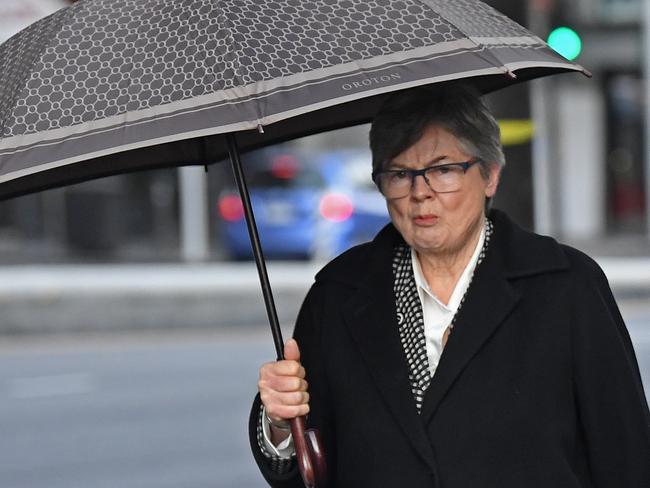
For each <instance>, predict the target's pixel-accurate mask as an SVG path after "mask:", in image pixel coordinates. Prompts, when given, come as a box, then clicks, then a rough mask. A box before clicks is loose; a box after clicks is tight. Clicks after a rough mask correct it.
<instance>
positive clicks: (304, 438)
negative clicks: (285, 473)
mask: <svg viewBox="0 0 650 488" xmlns="http://www.w3.org/2000/svg"><path fill="white" fill-rule="evenodd" d="M291 435H292V436H293V444H294V446H295V448H296V459H297V461H298V469H299V470H300V475H301V476H302V481H303V482H304V484H305V486H306V487H307V488H325V487H326V486H327V465H326V463H325V453H324V451H323V447H322V443H321V442H320V435H319V433H318V431H317V430H316V429H308V430H305V417H296V418H294V419H291Z"/></svg>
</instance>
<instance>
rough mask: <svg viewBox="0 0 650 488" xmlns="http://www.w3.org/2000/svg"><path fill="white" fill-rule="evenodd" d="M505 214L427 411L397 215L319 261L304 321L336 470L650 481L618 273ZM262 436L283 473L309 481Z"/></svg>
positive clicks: (642, 406)
mask: <svg viewBox="0 0 650 488" xmlns="http://www.w3.org/2000/svg"><path fill="white" fill-rule="evenodd" d="M491 218H492V221H493V222H494V234H493V237H492V241H491V243H490V246H489V249H488V251H487V255H486V258H485V260H484V261H483V263H482V264H481V265H480V266H479V267H478V268H477V270H476V273H475V276H474V279H473V282H472V284H471V286H470V288H469V290H468V293H467V296H466V300H465V303H464V305H463V307H462V309H461V311H460V312H459V316H458V317H457V320H456V324H455V328H454V332H453V334H452V335H451V337H450V339H449V342H448V343H447V346H446V347H445V349H444V352H443V354H442V357H441V359H440V363H439V365H438V367H437V370H436V372H435V375H434V377H433V379H432V381H431V384H430V386H429V389H428V390H427V392H426V395H425V399H424V404H423V407H422V414H421V415H418V414H417V412H416V408H415V403H414V401H413V397H412V394H411V390H410V385H409V378H408V366H407V363H406V360H405V357H404V352H403V350H402V346H401V344H400V340H399V334H398V328H397V321H396V312H395V300H394V297H393V292H392V286H393V278H392V271H391V250H392V248H393V246H394V244H395V242H396V240H397V239H401V237H400V236H399V234H398V233H397V232H396V230H395V229H394V227H392V226H390V225H389V226H387V227H386V228H385V229H384V230H382V232H381V233H380V234H379V235H378V236H377V237H376V238H375V240H374V241H373V242H371V243H368V244H364V245H361V246H358V247H355V248H353V249H351V250H350V251H348V252H346V253H344V254H343V255H341V256H339V257H338V258H336V259H335V260H334V261H332V262H331V263H330V264H328V265H327V266H326V267H325V268H324V269H323V270H322V271H321V272H320V273H319V274H318V275H317V276H316V282H315V284H314V285H313V287H312V289H311V290H310V292H309V293H308V295H307V297H306V299H305V302H304V304H303V307H302V309H301V312H300V314H299V317H298V320H297V323H296V330H295V334H294V335H295V337H296V339H297V341H298V344H299V346H300V348H301V352H302V362H303V364H304V366H305V368H306V371H307V375H308V381H309V388H310V393H311V396H312V401H311V410H312V412H311V414H310V416H309V424H310V426H316V427H318V428H319V429H320V430H321V434H322V435H323V437H324V441H325V449H326V452H327V455H328V458H327V459H328V462H329V465H330V476H331V478H332V480H333V486H335V487H338V488H343V487H349V488H363V487H373V488H374V487H378V488H379V487H382V488H383V487H400V488H405V487H409V488H416V487H437V488H587V487H589V488H591V487H598V488H649V487H650V414H649V413H648V406H647V402H646V399H645V396H644V393H643V388H642V386H641V379H640V374H639V369H638V366H637V362H636V359H635V356H634V351H633V349H632V345H631V342H630V338H629V336H628V333H627V330H626V328H625V325H624V323H623V320H622V319H621V316H620V314H619V311H618V308H617V306H616V304H615V302H614V299H613V297H612V294H611V291H610V288H609V285H608V284H607V280H606V278H605V276H604V275H603V273H602V271H601V270H600V268H599V267H598V266H597V265H596V263H595V262H594V261H593V260H591V259H590V258H589V257H587V256H586V255H584V254H582V253H580V252H579V251H576V250H575V249H572V248H570V247H566V246H562V245H559V244H558V243H557V242H556V241H554V240H553V239H551V238H548V237H542V236H539V235H535V234H532V233H529V232H526V231H524V230H522V229H521V228H519V227H517V226H516V225H515V224H514V223H512V222H511V221H510V220H509V219H508V218H507V217H506V216H505V215H504V214H503V213H501V212H498V211H492V212H491ZM258 402H259V397H258V399H257V400H256V402H255V404H254V406H253V415H252V416H251V433H252V434H254V425H255V420H256V415H255V413H256V412H257V411H258V410H257V409H258V406H259V403H258ZM251 443H252V447H253V451H254V454H255V457H256V460H257V462H258V465H259V466H260V469H261V471H262V474H263V475H264V476H265V478H266V479H267V480H268V481H269V483H270V484H271V485H272V486H276V487H298V486H302V483H301V482H300V477H299V474H298V473H297V469H294V471H293V472H291V473H289V474H288V475H285V476H277V475H275V474H274V473H273V472H272V471H270V470H269V469H268V466H267V463H266V462H265V460H264V458H263V457H262V456H261V453H260V452H259V450H258V449H257V443H256V440H255V437H254V435H251Z"/></svg>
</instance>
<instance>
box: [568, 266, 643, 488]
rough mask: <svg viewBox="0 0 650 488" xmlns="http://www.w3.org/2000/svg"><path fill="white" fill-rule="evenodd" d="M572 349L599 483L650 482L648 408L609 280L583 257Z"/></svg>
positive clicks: (635, 487) (632, 486)
mask: <svg viewBox="0 0 650 488" xmlns="http://www.w3.org/2000/svg"><path fill="white" fill-rule="evenodd" d="M579 261H580V263H579V266H578V268H579V269H578V273H579V277H580V278H579V279H578V282H577V283H576V290H575V293H576V296H575V302H574V306H573V309H574V317H573V329H572V331H573V332H572V344H573V346H572V350H573V362H574V385H575V392H576V399H577V404H578V416H579V422H580V425H581V427H582V433H583V436H584V439H585V443H586V447H587V456H588V462H589V470H590V472H591V476H592V480H593V483H594V486H595V487H598V488H609V487H612V486H621V487H623V486H624V487H626V488H647V487H650V413H649V412H648V405H647V401H646V398H645V394H644V392H643V386H642V383H641V375H640V372H639V367H638V364H637V361H636V357H635V354H634V348H633V347H632V342H631V340H630V336H629V334H628V332H627V329H626V327H625V324H624V322H623V319H622V317H621V314H620V312H619V310H618V307H617V305H616V302H615V300H614V297H613V296H612V292H611V290H610V287H609V284H608V283H607V279H606V278H605V275H604V274H603V272H602V270H601V269H600V268H599V267H598V265H597V264H596V263H595V262H594V261H592V260H591V259H590V258H587V257H585V256H584V255H582V256H581V257H579Z"/></svg>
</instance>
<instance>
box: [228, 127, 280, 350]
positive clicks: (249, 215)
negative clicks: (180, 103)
mask: <svg viewBox="0 0 650 488" xmlns="http://www.w3.org/2000/svg"><path fill="white" fill-rule="evenodd" d="M226 142H227V144H228V154H229V155H230V164H231V165H232V170H233V173H234V174H235V181H236V182H237V188H238V189H239V196H240V197H241V199H242V203H243V205H244V215H245V216H246V225H247V227H248V235H249V237H250V240H251V246H252V247H253V256H254V258H255V264H256V265H257V274H258V275H259V277H260V285H261V286H262V295H263V296H264V304H265V305H266V314H267V315H268V317H269V325H270V326H271V333H272V334H273V342H274V343H275V352H276V354H277V358H278V360H281V359H284V341H283V340H282V330H281V329H280V322H279V321H278V313H277V311H276V309H275V302H274V300H273V292H272V291H271V284H270V282H269V275H268V273H267V272H266V262H265V261H264V253H263V252H262V245H261V243H260V236H259V234H258V232H257V225H256V224H255V215H254V214H253V206H252V205H251V198H250V195H249V193H248V186H247V185H246V178H245V176H244V170H243V169H242V165H241V158H240V157H239V148H238V146H237V140H236V139H235V135H234V134H226Z"/></svg>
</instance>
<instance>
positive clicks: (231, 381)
mask: <svg viewBox="0 0 650 488" xmlns="http://www.w3.org/2000/svg"><path fill="white" fill-rule="evenodd" d="M67 3H68V2H66V1H65V0H0V41H4V40H6V39H7V38H9V37H10V36H11V35H13V34H14V33H16V32H17V31H18V30H20V29H22V28H23V27H25V26H27V25H29V24H30V23H32V22H34V21H35V20H37V19H38V18H40V17H42V16H44V15H47V14H49V13H52V12H53V11H55V10H56V9H58V8H61V7H63V6H65V5H67ZM487 3H489V4H491V5H493V6H494V7H496V8H497V9H499V10H500V11H502V12H503V13H505V14H507V15H508V16H510V17H511V18H513V19H515V20H517V21H518V22H520V23H522V24H524V25H526V26H528V27H529V28H530V29H531V30H532V31H533V32H535V33H536V34H537V35H539V36H540V37H542V38H544V39H549V42H550V43H551V44H552V45H553V47H555V48H556V49H558V50H560V51H561V52H562V54H564V55H565V56H566V57H569V58H572V59H575V60H576V61H577V62H578V63H580V64H582V65H583V66H585V67H586V68H588V69H589V70H590V71H591V72H592V73H593V78H592V79H586V78H585V77H582V76H579V75H575V74H570V75H562V76H556V77H552V78H549V79H544V80H538V81H535V82H533V83H528V84H522V85H518V86H514V87H511V88H508V89H506V90H503V91H501V92H498V93H495V94H493V95H490V96H489V98H488V99H489V104H490V106H491V107H492V109H493V111H494V112H495V114H496V115H497V117H498V118H499V121H500V124H501V128H502V134H503V142H504V145H505V149H506V158H507V166H506V169H505V172H504V174H503V178H502V182H501V185H500V189H499V192H498V194H497V197H496V199H495V206H496V207H498V208H502V209H504V210H506V211H507V212H508V213H509V214H510V215H511V216H512V217H513V218H514V219H515V220H516V221H518V222H519V223H520V224H521V225H522V226H524V227H526V228H529V229H532V230H535V231H537V232H539V233H543V234H549V235H552V236H554V237H556V238H557V239H558V240H560V241H563V242H566V243H569V244H572V245H574V246H576V247H578V248H580V249H582V250H584V251H586V252H587V253H588V254H590V255H591V256H593V257H594V258H595V259H596V260H597V261H598V262H599V263H600V265H601V266H602V267H603V269H604V270H605V272H606V274H607V275H608V278H609V280H610V283H611V285H612V287H613V290H614V292H615V295H616V296H617V298H618V300H619V304H620V306H621V309H622V313H623V315H624V318H625V319H626V322H627V324H628V328H629V329H630V333H631V335H632V338H633V341H634V344H635V347H636V351H637V356H638V359H639V363H640V365H641V368H642V374H643V378H644V382H645V385H646V390H647V389H648V388H649V386H648V385H650V300H649V298H650V199H649V198H648V195H649V192H650V137H648V135H649V134H650V129H648V127H649V125H648V123H647V121H648V117H649V116H650V105H649V104H648V99H649V98H650V97H649V96H648V95H649V94H650V84H649V83H648V78H649V75H648V73H649V70H650V6H648V5H646V3H648V2H646V1H645V0H528V1H526V0H491V1H490V0H488V1H487ZM367 132H368V127H367V126H360V127H354V128H350V129H345V130H340V131H334V132H330V133H326V134H322V135H318V136H313V137H309V138H304V139H301V140H297V141H292V142H290V143H287V144H283V145H281V146H275V147H272V148H267V149H264V150H261V151H256V152H253V153H249V154H247V155H246V156H245V157H244V167H245V170H246V173H247V178H248V179H249V186H250V189H251V197H252V201H253V206H254V210H255V212H256V216H257V220H258V225H259V228H260V233H261V238H262V244H263V247H264V251H265V254H266V256H267V258H269V260H270V264H269V274H270V278H271V282H272V285H273V287H274V292H275V295H276V302H277V306H278V312H279V315H280V318H281V321H282V323H283V327H284V329H285V336H286V335H288V334H290V331H291V324H292V321H293V319H294V317H295V314H296V311H297V309H298V307H299V305H300V302H301V300H302V296H303V295H304V293H305V291H306V290H307V288H308V287H309V285H310V283H311V280H312V278H313V275H314V273H315V272H316V271H317V270H318V269H319V268H320V267H321V266H322V265H323V264H324V262H326V261H327V260H328V259H330V258H332V257H333V256H335V255H337V254H339V253H340V252H342V251H344V250H345V249H347V248H348V247H350V246H353V245H355V244H357V243H360V242H364V241H366V240H369V239H371V238H372V237H373V236H374V234H375V233H376V232H377V231H378V230H379V229H380V228H381V227H382V226H383V225H384V224H385V223H386V222H387V220H388V218H387V214H386V210H385V205H384V203H383V200H382V198H381V197H380V196H379V194H378V193H377V192H376V191H375V189H374V186H373V184H372V181H371V180H370V171H371V167H370V154H369V152H368V149H367ZM250 255H251V251H250V247H249V243H248V236H247V233H246V229H245V224H244V221H243V210H242V207H241V201H240V200H239V197H238V196H237V192H236V191H235V190H234V181H233V177H232V173H231V170H230V166H229V164H228V163H218V164H214V165H211V166H210V167H209V168H189V167H188V168H180V169H167V170H159V171H150V172H143V173H135V174H130V175H122V176H117V177H111V178H107V179H102V180H97V181H91V182H87V183H83V184H79V185H75V186H70V187H66V188H61V189H56V190H49V191H46V192H42V193H39V194H35V195H30V196H25V197H20V198H16V199H13V200H9V201H4V202H0V310H1V311H2V312H1V313H0V486H2V487H3V488H5V487H6V488H27V487H30V488H35V487H48V488H58V487H66V488H67V487H77V486H78V487H82V486H83V487H85V488H96V487H116V486H119V487H126V488H131V487H149V486H151V487H153V486H156V487H166V486H168V487H204V486H205V487H207V486H211V487H214V486H224V487H231V486H232V487H235V486H237V487H260V486H263V485H264V484H263V481H262V479H261V477H260V475H259V474H258V473H257V471H256V468H255V466H254V463H253V461H252V457H251V456H250V454H249V452H248V445H247V442H248V441H247V434H246V422H247V416H248V408H249V405H250V402H251V400H252V397H253V395H254V393H255V390H256V385H255V383H256V378H257V368H258V367H259V365H260V364H261V362H263V361H268V360H272V359H273V358H274V350H273V346H272V341H271V336H270V333H269V332H267V327H268V326H267V325H265V324H266V315H265V310H264V306H263V302H262V298H261V293H260V291H259V285H258V280H257V274H256V271H255V268H254V265H253V264H252V263H251V262H250Z"/></svg>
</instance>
